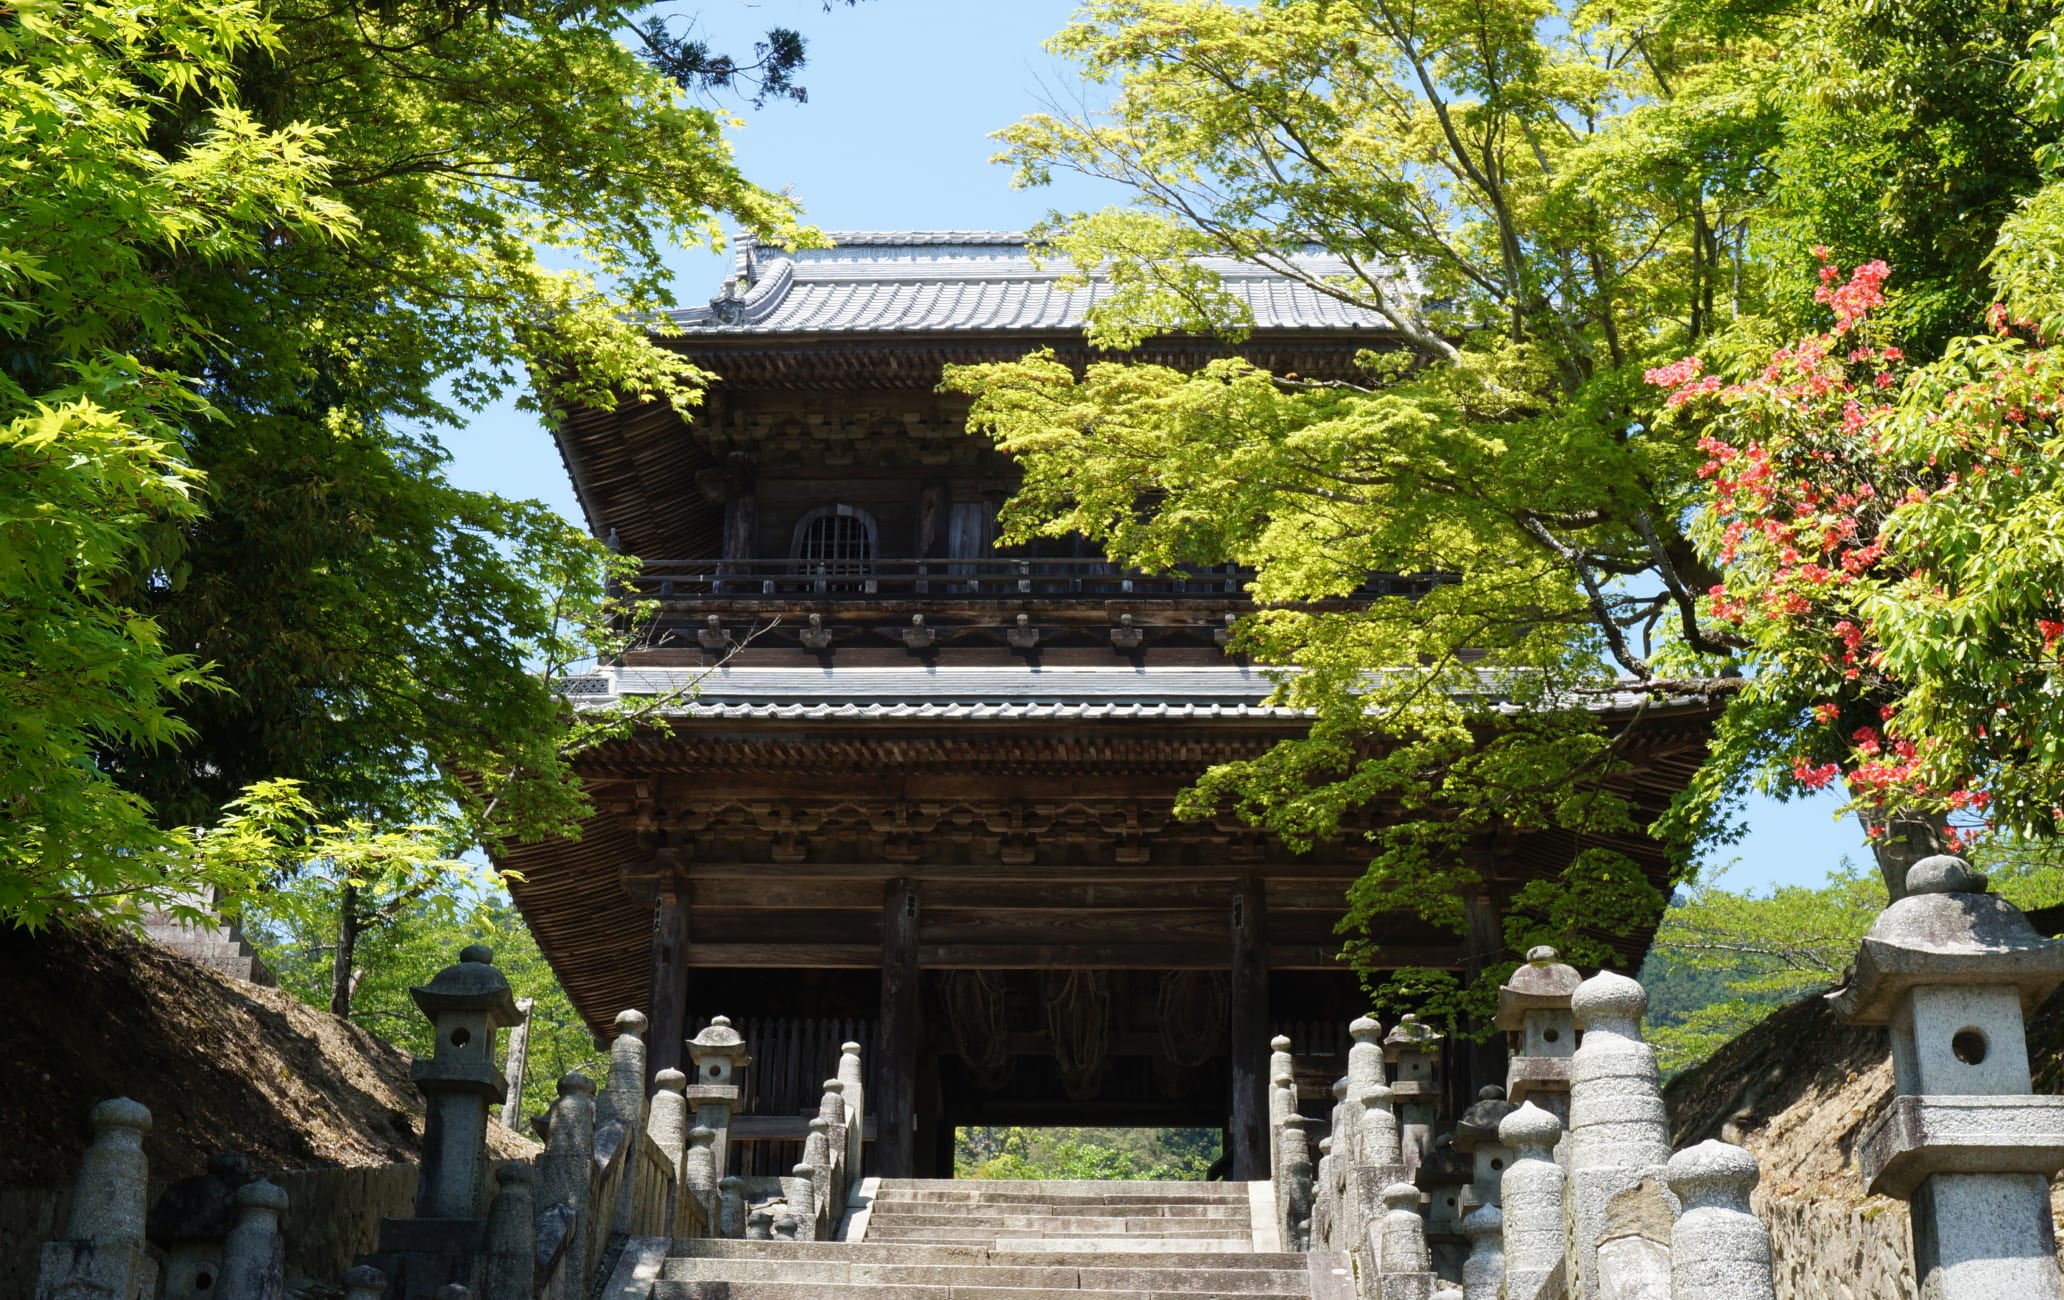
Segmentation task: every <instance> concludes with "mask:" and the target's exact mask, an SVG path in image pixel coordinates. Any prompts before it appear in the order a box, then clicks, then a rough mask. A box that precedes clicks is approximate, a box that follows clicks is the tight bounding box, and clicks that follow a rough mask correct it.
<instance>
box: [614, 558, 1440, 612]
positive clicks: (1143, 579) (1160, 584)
mask: <svg viewBox="0 0 2064 1300" xmlns="http://www.w3.org/2000/svg"><path fill="white" fill-rule="evenodd" d="M1253 578H1254V570H1252V569H1250V568H1246V567H1243V566H1240V565H1232V564H1219V565H1209V566H1196V567H1191V568H1184V569H1179V570H1176V571H1174V572H1165V573H1146V572H1142V571H1140V570H1137V569H1128V568H1124V567H1122V566H1120V565H1116V564H1112V563H1111V562H1110V561H1108V560H1097V559H1039V558H1029V557H1027V558H1020V557H1016V556H985V557H983V558H981V559H974V560H939V559H934V560H902V559H881V560H868V561H806V560H792V559H774V560H653V561H649V562H647V563H646V565H645V568H644V571H643V572H642V573H640V574H638V575H637V576H636V577H634V578H632V579H630V580H629V581H628V583H627V586H628V587H629V590H630V594H633V595H636V596H639V597H643V598H646V599H656V600H660V601H695V600H707V599H719V600H755V599H773V600H791V601H818V600H823V601H838V602H844V601H853V602H882V603H905V602H909V601H913V600H927V599H932V600H937V599H947V600H1028V599H1029V600H1053V601H1097V600H1137V599H1149V600H1151V599H1167V600H1182V599H1190V600H1207V601H1244V600H1246V599H1247V584H1248V583H1249V582H1251V581H1252V580H1253ZM1430 585H1432V582H1431V579H1429V578H1426V577H1404V578H1399V577H1384V576H1372V577H1371V578H1370V579H1369V580H1368V582H1366V583H1364V584H1363V586H1362V588H1361V589H1360V591H1358V592H1357V593H1356V594H1357V595H1363V596H1378V595H1415V594H1418V593H1420V592H1423V591H1424V590H1426V588H1427V587H1429V586H1430Z"/></svg>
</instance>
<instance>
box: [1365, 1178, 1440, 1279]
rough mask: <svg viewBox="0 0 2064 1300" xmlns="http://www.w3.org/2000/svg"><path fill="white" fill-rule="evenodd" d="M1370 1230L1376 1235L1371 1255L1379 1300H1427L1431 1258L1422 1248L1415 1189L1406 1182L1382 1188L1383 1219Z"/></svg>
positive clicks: (1422, 1231)
mask: <svg viewBox="0 0 2064 1300" xmlns="http://www.w3.org/2000/svg"><path fill="white" fill-rule="evenodd" d="M1372 1227H1373V1229H1374V1231H1375V1232H1376V1234H1377V1239H1376V1241H1375V1242H1373V1243H1372V1245H1373V1246H1374V1247H1375V1249H1374V1251H1373V1252H1372V1253H1373V1254H1374V1255H1375V1256H1376V1276H1377V1280H1378V1288H1379V1295H1380V1297H1381V1300H1429V1298H1430V1297H1431V1296H1432V1295H1433V1256H1432V1254H1431V1253H1430V1252H1429V1251H1428V1250H1427V1249H1426V1220H1425V1219H1423V1218H1421V1217H1420V1215H1419V1189H1418V1188H1416V1187H1414V1186H1412V1184H1410V1183H1392V1184H1391V1185H1390V1186H1388V1187H1386V1188H1384V1189H1383V1217H1382V1218H1380V1219H1378V1220H1377V1221H1376V1222H1375V1224H1374V1225H1372Z"/></svg>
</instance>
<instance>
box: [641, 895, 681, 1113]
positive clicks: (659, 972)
mask: <svg viewBox="0 0 2064 1300" xmlns="http://www.w3.org/2000/svg"><path fill="white" fill-rule="evenodd" d="M645 1005H646V1006H647V1007H648V1008H650V1010H649V1011H648V1012H647V1015H648V1016H649V1017H650V1019H651V1022H652V1023H651V1025H650V1026H649V1027H648V1028H647V1030H646V1035H645V1069H646V1074H647V1077H648V1082H649V1080H650V1078H651V1077H652V1076H656V1075H657V1074H658V1073H659V1072H660V1071H661V1070H678V1069H680V1068H681V1062H682V1060H683V1059H684V1058H685V1057H686V1054H687V1053H686V1048H685V1046H684V1043H685V1040H686V1039H687V1037H688V882H687V881H685V880H681V879H679V878H677V877H672V876H669V877H665V878H662V879H661V880H660V882H659V886H658V896H657V897H656V899H655V900H654V902H653V906H652V983H651V988H650V991H649V993H648V994H647V996H646V1001H645Z"/></svg>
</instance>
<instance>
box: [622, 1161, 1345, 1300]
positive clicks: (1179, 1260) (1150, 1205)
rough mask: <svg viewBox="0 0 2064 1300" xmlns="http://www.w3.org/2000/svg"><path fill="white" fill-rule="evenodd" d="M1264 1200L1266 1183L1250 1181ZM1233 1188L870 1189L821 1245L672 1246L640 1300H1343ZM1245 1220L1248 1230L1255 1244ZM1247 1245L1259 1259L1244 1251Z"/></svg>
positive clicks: (1332, 1270)
mask: <svg viewBox="0 0 2064 1300" xmlns="http://www.w3.org/2000/svg"><path fill="white" fill-rule="evenodd" d="M1254 1186H1257V1187H1259V1188H1260V1189H1261V1190H1262V1193H1263V1196H1264V1198H1266V1195H1267V1187H1268V1185H1267V1184H1265V1183H1264V1184H1256V1185H1254ZM1249 1187H1250V1185H1249V1184H1246V1183H1173V1182H1167V1183H1163V1182H1024V1183H979V1182H947V1181H940V1182H930V1181H918V1180H883V1181H880V1182H872V1181H871V1182H870V1184H869V1185H868V1187H867V1189H866V1193H865V1200H864V1202H863V1203H861V1204H860V1205H858V1206H857V1207H856V1209H855V1212H854V1213H853V1214H852V1215H851V1216H850V1218H849V1220H848V1222H847V1226H846V1236H847V1238H848V1239H847V1240H844V1241H831V1242H764V1241H715V1240H696V1241H677V1242H674V1243H673V1246H672V1249H671V1250H670V1252H669V1254H668V1257H667V1258H666V1260H665V1261H664V1263H663V1264H662V1265H661V1266H660V1269H659V1276H658V1279H657V1281H656V1283H655V1285H654V1286H653V1289H652V1292H651V1295H652V1297H653V1300H834V1297H855V1298H856V1300H1063V1297H1065V1298H1066V1300H1213V1297H1220V1296H1223V1297H1228V1298H1229V1300H1230V1298H1232V1297H1239V1298H1240V1300H1249V1298H1251V1297H1262V1296H1279V1297H1280V1296H1296V1297H1312V1296H1318V1297H1325V1298H1326V1300H1331V1298H1332V1297H1335V1296H1347V1295H1352V1287H1351V1286H1349V1285H1348V1278H1347V1274H1346V1268H1347V1264H1346V1258H1345V1256H1341V1255H1333V1254H1325V1253H1321V1254H1313V1255H1304V1254H1288V1253H1283V1252H1281V1251H1280V1250H1279V1249H1277V1245H1276V1241H1275V1231H1274V1229H1273V1228H1272V1227H1270V1226H1267V1225H1268V1224H1269V1222H1270V1221H1271V1218H1272V1216H1271V1214H1270V1213H1269V1209H1268V1207H1269V1205H1270V1204H1271V1203H1270V1202H1269V1201H1267V1200H1266V1199H1264V1200H1263V1201H1262V1203H1261V1212H1260V1214H1259V1215H1258V1216H1257V1214H1256V1213H1255V1210H1254V1208H1253V1205H1252V1202H1251V1199H1250V1198H1251V1195H1252V1193H1250V1191H1249ZM1257 1218H1258V1219H1259V1221H1260V1222H1261V1224H1262V1225H1263V1226H1262V1230H1261V1231H1260V1232H1259V1233H1257V1232H1256V1231H1255V1226H1256V1221H1257ZM1257 1244H1258V1245H1260V1246H1261V1247H1262V1248H1263V1249H1261V1250H1257V1249H1256V1246H1257Z"/></svg>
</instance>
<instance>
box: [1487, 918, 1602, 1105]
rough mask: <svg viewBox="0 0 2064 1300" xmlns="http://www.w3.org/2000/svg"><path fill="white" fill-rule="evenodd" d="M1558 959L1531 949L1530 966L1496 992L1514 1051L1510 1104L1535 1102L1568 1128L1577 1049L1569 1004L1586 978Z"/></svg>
mask: <svg viewBox="0 0 2064 1300" xmlns="http://www.w3.org/2000/svg"><path fill="white" fill-rule="evenodd" d="M1558 955H1559V954H1557V953H1556V951H1555V949H1553V948H1550V947H1547V946H1546V945H1543V946H1541V947H1538V948H1530V949H1528V950H1527V959H1526V964H1525V965H1524V966H1521V967H1520V968H1519V969H1518V970H1515V971H1513V972H1512V977H1511V978H1510V979H1508V980H1506V981H1505V985H1504V987H1502V988H1500V989H1499V990H1498V1019H1497V1025H1498V1028H1500V1029H1502V1030H1504V1031H1505V1035H1506V1039H1507V1042H1508V1043H1509V1044H1510V1047H1511V1052H1512V1056H1511V1059H1510V1061H1508V1062H1507V1064H1506V1067H1505V1096H1506V1099H1507V1100H1509V1101H1511V1102H1512V1103H1513V1104H1514V1105H1518V1104H1519V1103H1520V1102H1523V1101H1528V1100H1531V1101H1532V1102H1533V1103H1534V1104H1535V1105H1536V1106H1539V1107H1541V1108H1542V1109H1543V1110H1547V1111H1552V1112H1554V1114H1555V1117H1556V1118H1557V1119H1559V1120H1561V1121H1562V1122H1563V1123H1564V1124H1565V1125H1567V1124H1568V1123H1569V1091H1570V1057H1571V1056H1572V1055H1573V1054H1575V1052H1576V1050H1577V1020H1576V1013H1575V1012H1574V1011H1572V1010H1571V1009H1570V999H1571V998H1572V997H1574V996H1575V995H1576V991H1577V986H1578V985H1579V984H1581V983H1583V979H1584V977H1583V976H1581V975H1579V974H1578V973H1577V968H1576V967H1574V966H1568V965H1565V964H1564V963H1562V962H1561V961H1559V960H1558V959H1557V958H1558Z"/></svg>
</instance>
